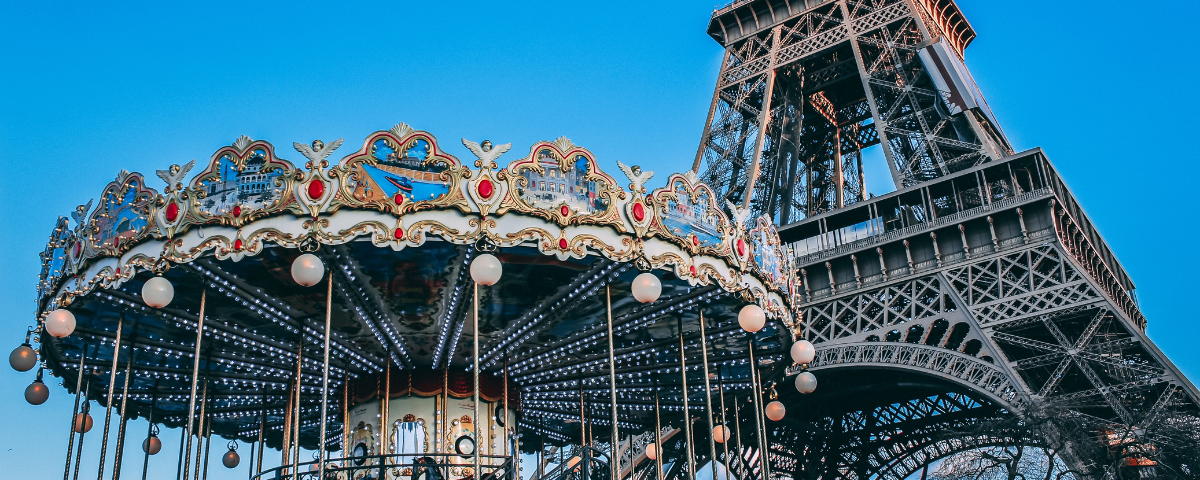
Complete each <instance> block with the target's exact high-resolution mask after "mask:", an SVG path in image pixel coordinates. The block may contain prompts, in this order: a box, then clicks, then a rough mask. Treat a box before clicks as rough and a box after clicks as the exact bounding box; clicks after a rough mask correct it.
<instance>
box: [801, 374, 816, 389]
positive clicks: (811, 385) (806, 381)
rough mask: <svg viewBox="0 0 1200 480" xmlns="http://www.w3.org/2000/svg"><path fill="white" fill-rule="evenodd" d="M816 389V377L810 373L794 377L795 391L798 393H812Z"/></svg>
mask: <svg viewBox="0 0 1200 480" xmlns="http://www.w3.org/2000/svg"><path fill="white" fill-rule="evenodd" d="M816 389H817V376H816V375H813V374H812V372H803V373H801V374H799V375H796V390H797V391H799V392H800V393H812V392H814V391H816Z"/></svg>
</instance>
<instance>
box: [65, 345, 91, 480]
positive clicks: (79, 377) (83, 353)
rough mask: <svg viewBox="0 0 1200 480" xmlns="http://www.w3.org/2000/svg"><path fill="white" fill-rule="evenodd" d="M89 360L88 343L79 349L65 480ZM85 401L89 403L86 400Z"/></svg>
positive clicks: (67, 474) (69, 465)
mask: <svg viewBox="0 0 1200 480" xmlns="http://www.w3.org/2000/svg"><path fill="white" fill-rule="evenodd" d="M85 360H87V341H86V340H85V341H84V343H83V348H80V349H79V369H78V370H77V371H76V372H77V374H76V377H75V408H74V409H73V410H72V413H71V435H70V436H69V437H67V464H66V466H64V467H63V480H67V479H68V478H70V476H71V452H72V451H73V450H75V417H77V416H79V405H80V403H79V397H80V396H81V395H82V394H83V376H84V373H83V368H84V366H85V365H84V361H85ZM83 401H85V402H86V401H87V398H84V400H83Z"/></svg>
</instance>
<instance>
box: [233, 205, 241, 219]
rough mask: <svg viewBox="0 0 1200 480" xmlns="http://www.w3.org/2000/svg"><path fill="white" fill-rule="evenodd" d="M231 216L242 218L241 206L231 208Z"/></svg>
mask: <svg viewBox="0 0 1200 480" xmlns="http://www.w3.org/2000/svg"><path fill="white" fill-rule="evenodd" d="M233 216H235V217H240V216H242V206H241V205H234V206H233Z"/></svg>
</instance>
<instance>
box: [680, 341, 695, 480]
mask: <svg viewBox="0 0 1200 480" xmlns="http://www.w3.org/2000/svg"><path fill="white" fill-rule="evenodd" d="M679 376H680V379H681V380H682V385H683V386H682V387H681V388H682V391H683V435H684V440H686V443H687V461H688V477H689V478H691V479H692V480H696V457H695V455H694V452H693V445H692V443H693V438H692V412H691V410H690V406H689V405H688V386H687V351H686V350H685V348H684V343H683V317H680V318H679Z"/></svg>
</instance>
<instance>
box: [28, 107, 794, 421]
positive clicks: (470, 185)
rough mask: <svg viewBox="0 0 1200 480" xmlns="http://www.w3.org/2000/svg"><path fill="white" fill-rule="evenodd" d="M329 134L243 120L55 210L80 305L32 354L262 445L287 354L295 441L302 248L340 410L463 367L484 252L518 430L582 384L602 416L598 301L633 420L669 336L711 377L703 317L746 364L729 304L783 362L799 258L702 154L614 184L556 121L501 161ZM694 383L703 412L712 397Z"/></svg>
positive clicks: (733, 373)
mask: <svg viewBox="0 0 1200 480" xmlns="http://www.w3.org/2000/svg"><path fill="white" fill-rule="evenodd" d="M341 143H342V142H341V140H338V141H335V142H331V143H329V144H322V143H321V142H319V141H316V142H313V143H312V144H311V145H303V144H298V143H297V144H295V148H296V150H297V151H299V153H301V154H302V155H303V157H305V158H306V162H305V163H304V166H303V168H301V167H298V166H297V165H296V164H294V163H293V162H291V161H288V160H285V159H283V158H280V156H278V154H277V152H276V150H275V147H274V146H272V145H271V144H270V143H267V142H264V141H256V140H251V139H249V138H246V137H242V138H239V139H238V140H237V141H236V142H234V144H233V145H231V146H228V147H224V148H221V149H219V150H218V151H217V152H216V153H215V154H213V155H212V158H211V160H210V161H209V162H208V163H207V164H204V165H200V166H194V163H195V162H194V161H193V162H189V163H188V164H186V165H183V166H179V165H173V166H171V167H170V168H168V169H167V170H160V171H158V172H157V174H158V175H157V176H158V178H159V179H161V180H162V181H163V182H165V186H164V187H163V188H162V190H161V191H159V190H156V189H155V187H153V186H151V185H150V183H156V184H157V183H158V182H157V181H153V182H152V181H149V180H148V179H146V178H145V177H143V176H142V175H140V174H137V173H128V172H125V171H122V172H121V173H120V174H119V175H118V176H117V179H116V180H115V181H114V182H112V183H110V184H109V185H108V186H107V187H106V188H105V189H104V190H103V191H102V192H101V194H100V196H99V202H98V204H96V205H95V208H94V209H93V208H92V202H89V203H88V204H87V205H82V206H80V207H79V208H78V209H77V210H76V211H75V212H74V213H73V214H72V217H73V220H68V219H67V218H65V217H64V218H61V219H60V220H59V221H58V223H57V225H56V227H55V228H54V231H53V233H52V235H51V237H50V241H49V243H48V245H47V247H46V251H45V253H44V254H43V260H44V268H43V271H42V274H41V276H40V278H39V282H38V292H39V296H38V297H39V312H38V314H39V321H44V319H45V318H46V316H47V315H48V314H49V312H51V311H53V310H55V309H59V308H63V309H67V310H69V311H71V312H72V313H73V314H74V316H75V318H76V321H77V327H76V328H75V330H74V333H73V334H71V335H69V336H66V337H62V338H58V337H54V336H51V335H49V334H47V333H45V329H43V331H42V333H41V337H40V340H41V342H42V345H41V352H42V355H43V359H44V362H45V364H46V366H47V367H48V368H49V369H50V370H51V372H52V373H53V374H54V375H56V376H59V377H63V378H64V382H63V384H64V385H67V386H68V388H69V389H71V390H73V389H74V386H75V384H76V381H77V378H78V375H79V368H80V365H81V364H82V365H83V371H84V373H85V374H87V376H86V377H85V378H86V379H87V381H86V382H84V385H85V387H84V388H85V389H86V390H87V392H88V396H89V397H90V398H92V399H94V400H98V401H100V402H101V403H103V404H107V403H108V399H107V398H106V395H107V392H108V383H109V379H110V375H109V372H110V369H112V368H113V366H114V363H115V365H116V369H117V371H118V372H122V373H121V375H124V373H123V372H124V371H125V370H126V368H129V369H130V370H131V372H132V373H131V378H130V382H129V385H130V386H129V390H128V401H129V402H130V407H129V408H130V412H131V415H134V416H142V417H146V416H151V415H153V420H154V421H155V422H160V423H165V424H166V425H168V426H179V425H181V424H184V423H186V421H187V415H186V412H187V408H188V399H189V391H190V389H191V385H192V383H193V381H195V382H198V384H199V385H201V386H202V388H204V386H206V388H207V390H206V395H207V398H208V399H209V401H210V404H209V407H208V408H210V409H211V410H210V413H212V414H213V415H214V420H213V427H212V428H213V432H214V433H217V434H220V435H223V436H226V437H228V438H242V439H245V440H252V439H255V438H257V436H258V432H259V429H260V425H265V435H266V438H267V439H268V442H269V443H271V442H273V443H275V444H276V445H278V443H279V438H280V435H281V431H282V425H283V422H284V412H285V410H286V409H287V404H288V403H287V402H288V388H289V386H290V385H292V384H293V383H294V382H295V376H296V374H297V372H299V375H300V378H301V384H302V389H301V394H302V397H301V405H302V407H301V409H302V412H303V413H302V417H303V418H302V420H303V421H302V423H301V425H302V435H301V439H302V440H303V441H304V443H305V444H307V445H315V444H316V443H317V442H316V437H317V431H318V428H317V427H318V422H319V418H320V408H319V407H320V399H321V377H322V369H323V368H324V367H323V365H324V363H323V358H322V348H323V342H324V336H323V335H324V320H325V302H326V291H327V288H328V287H329V286H328V285H327V284H325V283H323V282H322V283H321V284H318V285H317V286H311V287H305V286H301V285H299V284H297V283H296V281H295V280H293V278H292V275H291V271H290V268H291V266H292V263H293V261H294V260H295V259H296V258H297V257H298V256H300V255H301V254H304V253H306V252H308V253H312V254H314V255H316V256H317V257H318V258H320V259H321V260H322V262H323V263H324V265H325V267H326V272H327V277H326V278H329V279H330V280H331V281H332V283H333V285H332V292H333V294H332V297H331V299H332V313H331V325H332V328H331V330H332V332H331V337H330V339H331V342H332V350H331V352H332V353H331V360H330V364H329V370H330V378H331V382H330V387H331V391H330V394H329V398H331V399H332V401H333V402H334V404H335V405H337V406H336V407H335V408H334V409H333V411H339V412H340V411H341V410H342V409H341V406H340V405H338V404H339V403H341V402H342V401H343V397H344V395H343V393H345V392H344V390H343V389H344V388H346V385H361V384H363V383H370V382H368V381H367V380H368V379H371V378H374V377H375V376H378V375H381V374H382V373H383V372H385V371H390V372H392V373H393V374H395V375H394V376H395V378H409V379H410V380H409V381H412V379H417V378H421V377H422V376H423V375H428V376H433V377H435V378H438V379H440V378H442V377H443V374H444V372H447V371H454V372H464V371H467V370H469V368H470V366H471V363H472V362H471V360H472V355H473V351H472V349H471V344H472V342H471V339H472V336H473V335H475V334H476V332H473V331H472V328H471V325H472V322H471V321H469V320H470V312H471V311H472V309H471V305H472V303H471V302H472V301H473V300H472V298H473V297H472V295H473V289H474V283H473V281H472V278H471V275H470V272H469V269H470V262H471V261H472V259H474V258H475V257H477V256H479V255H481V254H482V253H491V254H493V255H495V256H496V257H497V258H498V259H499V260H500V261H501V262H502V264H503V272H504V273H503V278H502V279H501V280H500V281H499V282H498V283H497V284H496V285H495V286H491V287H479V312H480V313H479V325H480V327H479V332H478V336H479V341H480V352H479V355H480V362H481V370H482V371H484V372H485V373H489V374H495V375H497V376H500V377H502V375H501V373H503V372H505V368H507V374H508V375H507V378H508V380H507V381H508V382H509V388H510V389H511V390H513V391H519V392H520V397H521V402H520V403H521V407H520V408H521V410H522V411H523V412H524V415H526V416H527V417H529V416H531V415H532V416H535V417H538V420H537V421H536V422H530V421H527V422H526V424H527V425H530V426H532V425H534V424H535V423H536V427H535V428H539V429H542V430H544V431H548V432H547V433H549V434H550V438H559V439H565V438H567V437H565V435H568V434H569V432H570V430H571V428H572V424H576V425H577V422H578V419H579V416H580V411H579V410H580V409H579V403H580V398H581V395H582V398H583V403H584V404H585V410H587V409H591V410H589V411H592V412H595V421H596V422H597V423H600V424H604V423H605V422H606V420H605V419H607V418H608V415H607V413H601V412H607V411H608V409H610V408H611V407H610V406H609V405H610V402H609V400H608V398H609V397H608V378H609V377H608V375H609V366H608V345H607V344H608V341H607V323H606V322H607V315H609V310H608V309H607V305H608V304H609V303H610V302H611V306H612V309H611V315H612V321H613V328H614V335H613V337H614V343H615V357H616V372H617V383H618V385H617V387H618V394H619V397H620V400H619V408H620V421H621V422H623V423H625V422H627V425H629V426H638V427H646V426H648V425H653V418H652V413H651V408H652V405H653V404H654V401H655V398H654V394H655V393H656V392H657V393H658V394H659V397H660V398H659V401H660V402H661V404H663V405H664V407H663V408H664V410H668V411H670V410H681V409H682V407H681V405H682V400H683V397H682V393H681V392H682V390H681V389H680V388H679V385H680V383H681V381H682V380H683V378H682V377H681V375H680V365H679V364H680V348H681V345H683V347H682V348H684V351H685V352H686V355H685V356H686V363H687V365H688V375H689V378H688V383H689V384H691V385H693V386H695V385H702V384H703V380H704V378H703V375H702V373H701V365H702V361H701V351H700V350H701V349H700V348H699V345H698V342H699V338H700V333H699V318H700V317H701V314H703V316H704V318H705V320H706V322H707V323H706V328H707V335H708V337H709V345H708V353H709V355H708V360H709V364H710V369H711V373H712V375H711V377H712V378H714V379H715V380H714V382H716V381H720V382H726V384H731V383H732V384H737V383H742V384H744V383H745V382H746V381H747V380H746V378H747V371H748V368H747V367H748V362H749V354H750V351H749V345H750V336H749V334H747V333H746V332H745V331H744V330H742V329H741V328H740V327H739V325H738V318H737V317H738V312H739V309H740V308H741V307H742V306H744V305H746V304H748V303H754V304H757V305H759V306H761V307H762V308H763V310H764V311H765V312H766V314H767V318H768V322H767V327H766V328H764V329H763V330H760V331H758V332H757V333H756V334H754V335H755V336H757V343H756V346H757V348H758V349H760V351H756V352H755V354H756V355H761V357H760V358H761V359H762V360H763V361H764V362H767V363H769V362H772V361H776V360H780V359H783V358H784V357H785V356H786V350H787V348H788V346H790V345H791V340H792V339H793V338H795V334H796V332H798V329H799V318H798V315H797V313H796V309H795V307H796V305H797V303H798V297H797V296H796V295H795V292H794V288H793V285H794V279H793V270H794V269H793V268H792V265H791V262H792V259H791V257H790V255H787V254H786V253H785V252H784V249H783V248H782V246H781V244H780V241H779V237H778V235H777V233H776V231H775V227H774V225H772V224H771V222H770V221H769V220H768V219H766V218H757V219H751V218H747V217H748V214H747V211H746V210H743V209H741V208H739V206H737V205H733V204H728V203H725V202H720V201H719V199H718V198H717V196H716V195H714V193H713V191H712V190H711V189H710V188H709V187H708V186H706V185H705V184H703V183H701V182H699V181H698V180H697V179H696V177H695V175H694V174H693V173H692V172H686V173H684V174H672V175H661V174H660V175H658V176H657V177H656V176H655V175H654V172H651V171H647V170H642V169H640V168H638V167H636V166H634V167H627V166H625V165H622V164H620V163H619V162H618V164H619V165H620V168H621V170H622V171H623V173H624V176H625V177H627V178H626V180H622V181H618V180H617V179H616V178H614V177H613V176H610V175H609V174H608V173H605V172H604V171H602V170H601V169H600V168H599V167H598V166H597V162H596V158H595V157H594V156H593V155H592V154H591V153H590V152H589V151H587V150H586V149H584V148H580V147H577V146H575V145H573V144H572V143H571V142H570V141H569V140H567V139H565V138H560V139H558V140H556V141H553V142H540V143H537V144H535V145H533V146H532V147H531V148H530V149H529V152H528V154H527V155H526V156H524V157H522V158H519V159H516V160H514V161H512V162H511V163H509V164H507V165H506V166H501V164H499V163H498V158H499V157H500V156H501V155H502V154H504V153H506V152H507V151H508V150H509V148H510V145H495V146H493V145H491V143H490V142H487V141H484V142H482V144H475V143H474V142H471V141H468V140H463V144H464V145H466V146H467V147H468V148H469V149H470V150H471V151H472V152H473V153H474V155H475V156H476V157H477V158H476V159H475V160H474V161H473V162H472V163H471V164H465V163H464V162H462V161H460V160H459V159H457V158H455V157H453V156H451V155H449V154H447V153H445V152H444V151H442V149H441V147H439V145H438V142H437V140H436V139H435V138H434V137H433V136H432V135H430V134H429V133H426V132H422V131H415V130H413V129H411V128H409V127H408V126H406V125H403V124H401V125H397V126H396V127H394V128H392V129H391V130H389V131H381V132H376V133H374V134H372V135H370V136H369V137H367V139H366V140H365V141H364V142H363V144H362V147H361V148H359V149H358V150H357V151H354V152H351V153H349V154H348V155H346V156H345V157H343V158H342V159H341V160H340V161H337V162H336V163H335V162H332V161H331V160H330V156H331V154H332V153H333V152H334V151H335V150H336V149H338V148H339V146H340V145H341ZM654 185H657V187H655V186H654ZM722 203H725V204H722ZM643 272H651V273H653V274H654V275H655V276H656V277H657V278H659V279H660V281H661V284H662V294H661V296H659V297H658V299H657V300H656V301H654V302H652V303H641V302H639V301H638V300H637V299H635V298H634V295H633V294H632V293H631V283H633V281H634V279H635V278H636V277H637V276H638V275H639V274H641V273H643ZM157 276H162V277H164V278H166V279H167V280H168V281H169V282H170V283H171V285H172V286H173V288H174V297H173V299H172V300H171V301H170V303H169V304H168V305H166V306H164V307H162V308H154V307H151V306H148V305H147V301H148V299H143V298H141V295H142V291H143V285H144V284H145V283H146V282H147V281H149V280H150V279H152V278H155V277H157ZM150 303H153V302H150ZM202 308H203V311H204V316H203V321H204V332H203V339H202V341H201V345H200V348H199V356H200V369H199V372H200V373H199V375H196V376H193V374H192V368H193V362H194V360H195V358H194V356H193V355H194V352H196V351H197V349H196V327H197V322H198V321H199V320H200V312H201V309H202ZM118 330H119V331H120V338H121V349H120V353H119V355H118V358H117V361H116V362H114V361H113V355H114V348H113V343H114V339H115V338H116V336H117V332H118ZM389 364H390V367H389V366H388V365H389ZM393 381H395V380H393ZM117 382H118V385H121V384H123V382H124V378H123V376H118V377H117ZM489 382H490V380H489ZM425 383H428V382H425ZM488 388H489V389H491V388H492V387H491V386H489V387H488ZM119 390H120V388H119V387H118V392H117V394H116V395H114V398H116V399H118V400H119V399H120V392H119ZM402 390H404V389H403V387H395V386H393V387H392V388H390V389H389V391H392V392H395V391H402ZM411 390H412V389H410V391H411ZM492 391H494V390H492ZM691 392H692V394H693V395H695V397H694V399H693V400H692V402H691V405H692V407H693V408H703V403H702V402H701V401H700V398H702V397H703V392H699V391H694V390H692V391H691ZM361 393H362V392H356V394H355V396H359V395H360V394H361ZM351 401H353V399H352V400H351ZM587 415H589V416H591V415H592V414H591V413H587ZM331 423H334V422H333V421H332V420H331ZM574 428H576V429H577V428H578V427H574ZM329 435H330V437H331V438H333V437H336V436H337V435H341V433H340V430H338V429H337V428H332V429H331V430H330V431H329Z"/></svg>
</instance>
